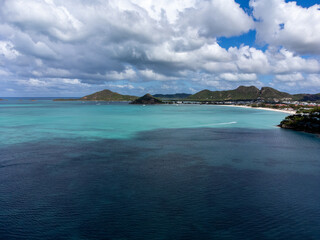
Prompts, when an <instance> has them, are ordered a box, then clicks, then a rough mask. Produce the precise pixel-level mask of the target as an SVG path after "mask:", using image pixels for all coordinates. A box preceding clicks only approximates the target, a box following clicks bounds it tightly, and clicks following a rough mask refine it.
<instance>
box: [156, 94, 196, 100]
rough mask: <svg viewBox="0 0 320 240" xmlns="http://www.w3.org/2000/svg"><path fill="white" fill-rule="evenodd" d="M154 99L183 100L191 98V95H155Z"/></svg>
mask: <svg viewBox="0 0 320 240" xmlns="http://www.w3.org/2000/svg"><path fill="white" fill-rule="evenodd" d="M153 96H154V97H156V98H158V99H163V100H170V99H174V100H183V99H186V98H187V97H189V96H191V94H189V93H175V94H155V95H153Z"/></svg>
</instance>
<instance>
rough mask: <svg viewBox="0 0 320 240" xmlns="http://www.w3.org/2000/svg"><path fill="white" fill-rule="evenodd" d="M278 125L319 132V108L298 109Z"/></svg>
mask: <svg viewBox="0 0 320 240" xmlns="http://www.w3.org/2000/svg"><path fill="white" fill-rule="evenodd" d="M279 127H281V128H285V129H292V130H296V131H303V132H309V133H317V134H320V108H319V107H316V108H313V109H309V110H301V111H298V113H297V114H293V115H290V116H288V117H286V118H285V119H284V120H283V121H281V123H280V124H279Z"/></svg>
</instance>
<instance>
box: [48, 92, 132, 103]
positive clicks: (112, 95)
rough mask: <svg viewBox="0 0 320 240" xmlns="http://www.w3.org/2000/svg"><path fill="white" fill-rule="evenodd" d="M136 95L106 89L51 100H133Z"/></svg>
mask: <svg viewBox="0 0 320 240" xmlns="http://www.w3.org/2000/svg"><path fill="white" fill-rule="evenodd" d="M137 98H138V97H136V96H130V95H122V94H119V93H116V92H112V91H110V90H108V89H105V90H102V91H99V92H96V93H93V94H90V95H87V96H84V97H82V98H78V99H54V100H53V101H110V102H115V101H119V102H120V101H127V102H129V101H133V100H135V99H137Z"/></svg>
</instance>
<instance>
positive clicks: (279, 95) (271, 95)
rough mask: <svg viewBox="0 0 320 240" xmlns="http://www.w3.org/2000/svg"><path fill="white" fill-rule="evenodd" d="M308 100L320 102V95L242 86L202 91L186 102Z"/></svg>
mask: <svg viewBox="0 0 320 240" xmlns="http://www.w3.org/2000/svg"><path fill="white" fill-rule="evenodd" d="M306 99H314V101H316V100H320V94H295V95H291V94H289V93H286V92H280V91H278V90H276V89H274V88H271V87H262V88H261V89H260V90H259V89H258V88H257V87H255V86H249V87H246V86H240V87H238V88H236V89H234V90H226V91H210V90H207V89H206V90H202V91H200V92H198V93H196V94H193V95H191V96H189V97H188V98H187V99H186V100H195V101H250V100H264V101H279V100H297V101H310V100H306Z"/></svg>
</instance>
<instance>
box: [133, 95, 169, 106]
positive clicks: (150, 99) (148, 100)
mask: <svg viewBox="0 0 320 240" xmlns="http://www.w3.org/2000/svg"><path fill="white" fill-rule="evenodd" d="M131 104H163V102H162V101H161V100H159V99H157V98H155V97H154V96H152V95H151V94H149V93H147V94H146V95H144V96H142V97H140V98H138V99H136V100H134V101H132V102H131Z"/></svg>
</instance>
